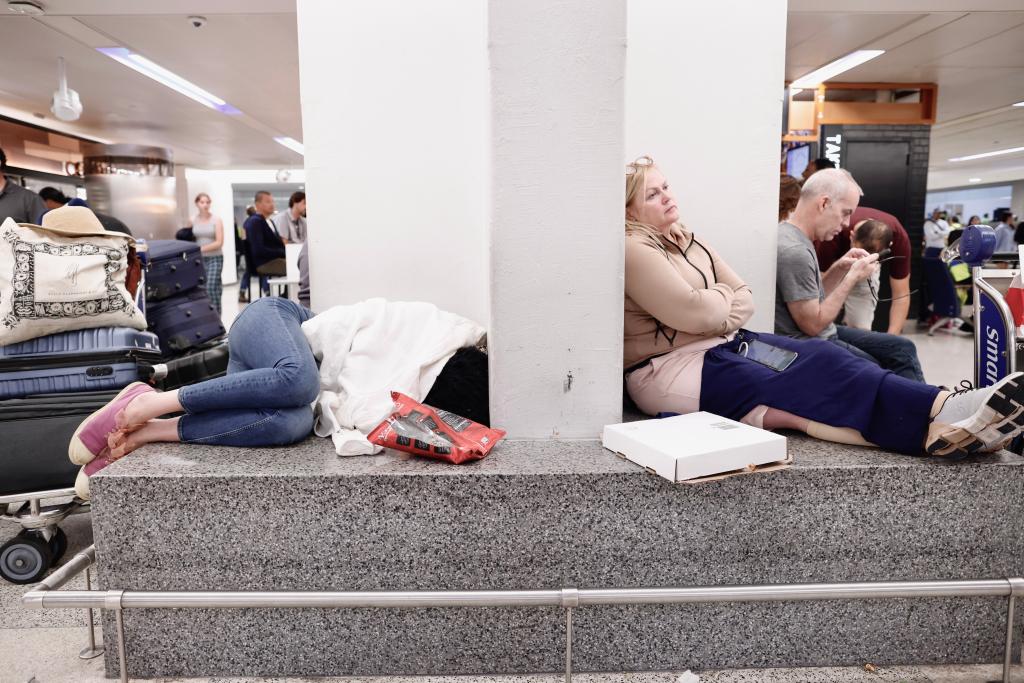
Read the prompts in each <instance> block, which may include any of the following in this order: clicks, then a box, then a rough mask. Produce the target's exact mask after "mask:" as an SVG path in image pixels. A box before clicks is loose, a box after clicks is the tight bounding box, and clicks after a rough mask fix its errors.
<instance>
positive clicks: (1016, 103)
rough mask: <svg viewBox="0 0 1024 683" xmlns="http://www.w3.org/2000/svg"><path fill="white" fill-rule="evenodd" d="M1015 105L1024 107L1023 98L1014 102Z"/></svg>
mask: <svg viewBox="0 0 1024 683" xmlns="http://www.w3.org/2000/svg"><path fill="white" fill-rule="evenodd" d="M1013 106H1015V107H1024V100H1021V101H1020V102H1014V103H1013Z"/></svg>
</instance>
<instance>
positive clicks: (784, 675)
mask: <svg viewBox="0 0 1024 683" xmlns="http://www.w3.org/2000/svg"><path fill="white" fill-rule="evenodd" d="M237 296H238V289H237V286H231V287H226V288H225V289H224V299H223V308H224V312H223V317H224V321H225V326H230V323H231V321H232V320H234V318H235V316H236V315H237V314H238V312H239V311H240V310H241V309H242V308H244V306H245V304H239V303H238V301H237ZM907 336H908V337H909V338H911V339H913V340H914V342H915V343H916V345H917V348H918V354H919V356H920V358H921V364H922V367H923V368H924V372H925V377H926V378H927V379H928V381H929V382H931V383H933V384H944V385H946V386H956V385H958V384H959V383H960V381H961V380H963V379H971V378H972V376H973V370H972V361H973V343H974V342H973V339H972V338H971V337H970V336H964V335H960V334H949V333H945V332H937V333H936V334H935V335H934V336H928V335H927V334H924V333H920V332H918V331H917V329H916V328H914V327H912V326H911V325H908V328H907ZM63 526H64V528H65V529H66V531H67V534H68V537H69V539H70V548H69V551H68V556H69V557H70V556H71V555H73V554H74V553H75V552H77V551H78V550H80V549H81V548H83V547H85V546H87V545H89V544H90V543H91V542H92V530H91V528H90V527H89V518H88V515H81V516H77V517H72V518H70V519H68V520H67V521H66V522H65V523H64V525H63ZM14 531H16V529H15V528H13V527H4V528H0V540H5V539H6V538H7V537H8V536H9V535H13V533H14ZM68 588H84V582H83V580H82V579H79V580H77V581H76V582H73V583H72V584H70V585H69V586H68ZM26 590H27V588H26V587H24V586H13V585H10V584H7V583H4V582H2V581H0V683H28V682H29V681H35V682H36V683H54V682H56V683H63V682H68V683H71V682H74V683H100V682H101V681H105V680H107V679H105V678H104V677H103V667H102V663H101V659H95V660H90V661H83V660H80V659H78V656H77V655H78V652H79V651H80V650H81V649H82V648H83V647H84V646H85V644H86V629H85V627H84V626H83V624H84V613H83V612H81V611H69V610H46V611H29V610H25V609H23V608H22V607H21V605H20V597H21V595H22V594H23V593H24V592H25V591H26ZM129 657H130V653H129ZM1000 673H1001V672H1000V669H999V667H997V666H950V667H879V668H878V669H877V670H876V671H874V672H868V671H867V670H865V669H863V668H837V669H784V670H783V669H776V670H756V671H755V670H748V671H728V672H703V673H701V674H700V677H699V680H700V681H702V682H704V683H711V682H714V683H739V682H740V681H757V682H759V683H784V682H785V683H798V682H799V683H826V682H829V681H854V682H858V683H859V682H862V681H907V682H914V683H919V682H920V683H924V682H933V681H934V682H938V681H948V682H950V683H953V682H960V681H963V682H967V681H970V682H972V683H976V682H978V681H989V680H997V679H999V677H1000ZM164 680H165V683H174V682H173V681H172V680H171V679H164ZM178 680H180V679H174V681H178ZM200 680H201V681H213V680H218V681H223V683H244V681H248V680H250V679H230V681H229V679H191V682H192V683H199V681H200ZM263 680H269V679H263ZM300 680H301V679H274V681H275V683H286V682H287V683H300ZM316 680H319V681H328V680H339V681H340V680H347V681H364V682H367V681H374V682H375V683H455V682H458V683H476V682H481V683H555V682H556V681H561V680H563V679H562V677H560V676H557V675H541V676H505V677H480V676H471V677H459V678H438V677H414V678H387V679H365V678H364V679H316ZM574 680H576V681H579V682H581V683H696V681H694V679H693V678H689V679H687V678H686V677H685V676H683V675H682V674H681V673H671V672H669V673H647V674H587V675H577V676H575V677H574ZM1013 680H1014V681H1024V671H1015V674H1014V677H1013Z"/></svg>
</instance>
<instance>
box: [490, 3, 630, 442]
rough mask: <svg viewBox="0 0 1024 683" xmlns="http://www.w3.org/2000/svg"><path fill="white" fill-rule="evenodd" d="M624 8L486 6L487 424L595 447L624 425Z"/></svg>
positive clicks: (598, 5)
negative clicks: (589, 441)
mask: <svg viewBox="0 0 1024 683" xmlns="http://www.w3.org/2000/svg"><path fill="white" fill-rule="evenodd" d="M625 5H626V1H625V0H559V1H557V2H552V1H551V0H490V3H489V36H490V41H489V42H490V45H491V50H490V59H491V107H492V119H491V120H492V127H493V130H492V134H491V154H492V164H491V181H492V183H493V186H492V190H491V191H492V197H493V200H492V202H493V204H492V214H491V241H492V245H493V248H492V252H491V312H492V315H491V325H490V330H491V337H490V369H491V374H490V376H491V419H492V421H493V422H494V423H495V424H498V425H501V426H502V427H503V428H505V429H507V430H508V432H509V436H511V437H514V438H575V437H582V438H596V437H597V436H598V435H599V434H600V430H601V427H602V426H603V425H605V424H609V423H614V422H618V421H619V420H620V418H621V411H622V305H623V303H622V300H623V292H622V274H623V224H622V213H623V212H622V201H621V197H622V187H623V176H622V172H623V171H622V164H621V159H622V154H623V125H624V91H623V78H624V76H625V57H626V47H625V32H626V26H625V20H626V6H625Z"/></svg>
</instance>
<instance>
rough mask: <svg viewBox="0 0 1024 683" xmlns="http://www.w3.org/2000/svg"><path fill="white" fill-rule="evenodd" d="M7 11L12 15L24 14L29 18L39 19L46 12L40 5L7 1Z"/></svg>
mask: <svg viewBox="0 0 1024 683" xmlns="http://www.w3.org/2000/svg"><path fill="white" fill-rule="evenodd" d="M7 11H8V12H13V13H14V14H24V15H25V16H29V17H41V16H43V15H44V14H46V10H44V9H43V6H42V5H40V4H39V3H38V2H31V1H30V0H8V2H7Z"/></svg>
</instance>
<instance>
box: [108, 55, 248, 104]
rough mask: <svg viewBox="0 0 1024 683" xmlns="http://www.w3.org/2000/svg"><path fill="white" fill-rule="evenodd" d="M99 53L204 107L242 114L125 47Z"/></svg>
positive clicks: (193, 84)
mask: <svg viewBox="0 0 1024 683" xmlns="http://www.w3.org/2000/svg"><path fill="white" fill-rule="evenodd" d="M96 50H97V51H98V52H102V53H103V54H105V55H106V56H108V57H110V58H111V59H114V60H116V61H118V62H120V63H121V64H124V65H125V66H127V67H128V68H129V69H133V70H134V71H138V72H139V73H140V74H142V75H143V76H147V77H149V78H152V79H153V80H154V81H156V82H157V83H160V84H161V85H164V86H167V87H168V88H170V89H171V90H174V91H175V92H178V93H181V94H182V95H184V96H185V97H188V98H189V99H192V100H195V101H196V102H198V103H199V104H202V105H203V106H206V107H209V108H210V109H215V110H216V111H219V112H223V113H225V114H241V113H242V112H240V111H239V110H238V109H236V108H234V107H232V106H231V105H230V104H228V103H227V102H225V101H224V100H222V99H221V98H219V97H217V96H216V95H214V94H213V93H210V92H207V91H206V90H203V89H202V88H200V87H199V86H198V85H196V84H195V83H192V82H191V81H187V80H185V79H184V78H182V77H181V76H179V75H178V74H176V73H174V72H173V71H168V70H167V69H165V68H163V67H162V66H160V65H159V64H156V63H155V62H152V61H150V60H148V59H146V58H145V57H143V56H142V55H139V54H135V53H134V52H132V51H131V50H129V49H128V48H124V47H98V48H96Z"/></svg>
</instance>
